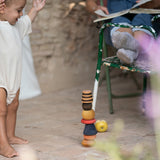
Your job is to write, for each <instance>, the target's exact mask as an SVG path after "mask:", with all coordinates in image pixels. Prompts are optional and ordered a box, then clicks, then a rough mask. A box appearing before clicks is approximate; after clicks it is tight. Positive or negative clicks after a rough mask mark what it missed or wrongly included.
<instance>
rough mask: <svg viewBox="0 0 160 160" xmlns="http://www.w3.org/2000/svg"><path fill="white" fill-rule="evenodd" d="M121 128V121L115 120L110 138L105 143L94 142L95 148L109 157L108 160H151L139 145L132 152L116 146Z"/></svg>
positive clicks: (122, 125) (149, 155)
mask: <svg viewBox="0 0 160 160" xmlns="http://www.w3.org/2000/svg"><path fill="white" fill-rule="evenodd" d="M123 128H124V123H123V121H122V120H117V121H116V122H115V124H114V127H113V131H112V133H111V136H110V137H109V138H107V140H105V141H96V143H95V148H96V149H97V150H100V151H103V152H105V153H106V154H107V155H108V156H109V160H153V158H152V156H151V154H150V153H149V150H147V149H146V148H144V147H143V146H142V145H141V144H137V145H136V146H135V147H134V148H133V150H132V151H126V150H123V149H121V147H120V145H119V144H118V138H119V135H120V134H121V132H122V131H123ZM104 160H106V159H104Z"/></svg>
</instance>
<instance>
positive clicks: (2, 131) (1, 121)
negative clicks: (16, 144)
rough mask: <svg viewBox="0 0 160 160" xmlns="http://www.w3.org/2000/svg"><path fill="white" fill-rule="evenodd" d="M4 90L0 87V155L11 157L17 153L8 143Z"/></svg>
mask: <svg viewBox="0 0 160 160" xmlns="http://www.w3.org/2000/svg"><path fill="white" fill-rule="evenodd" d="M6 117H7V105H6V91H5V89H3V88H0V155H3V156H5V157H8V158H11V157H14V156H17V155H18V153H17V152H16V151H15V150H14V149H13V148H12V147H11V146H10V145H9V143H8V138H7V130H6Z"/></svg>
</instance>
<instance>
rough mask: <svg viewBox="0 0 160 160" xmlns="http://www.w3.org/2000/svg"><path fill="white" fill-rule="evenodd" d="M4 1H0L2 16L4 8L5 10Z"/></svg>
mask: <svg viewBox="0 0 160 160" xmlns="http://www.w3.org/2000/svg"><path fill="white" fill-rule="evenodd" d="M4 1H5V0H0V13H1V14H2V13H3V12H4V8H5V6H6V5H5V3H4Z"/></svg>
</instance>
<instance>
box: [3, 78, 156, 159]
mask: <svg viewBox="0 0 160 160" xmlns="http://www.w3.org/2000/svg"><path fill="white" fill-rule="evenodd" d="M112 76H113V79H112V86H113V90H114V91H115V92H118V93H121V92H127V91H129V92H130V91H131V90H135V84H134V83H133V81H132V80H131V79H130V77H114V75H112ZM120 82H121V83H120ZM92 88H93V83H84V84H83V85H80V86H77V87H74V88H68V89H64V90H59V91H55V92H53V93H46V94H42V95H41V96H39V97H36V98H33V99H29V100H23V101H21V102H20V107H19V111H18V119H17V128H16V134H17V135H18V136H20V137H23V138H26V139H28V140H29V142H30V143H29V146H30V147H31V148H32V149H33V150H35V152H36V154H37V157H38V159H39V160H87V159H90V157H92V158H91V159H97V160H102V159H103V160H104V159H105V160H107V159H109V158H107V156H106V155H105V154H104V153H101V152H99V151H97V150H96V149H94V148H93V147H90V148H85V147H83V146H82V145H81V141H82V140H83V129H84V124H81V118H82V117H81V112H82V106H81V94H82V91H83V90H85V89H91V90H92ZM113 102H114V110H115V113H114V114H112V115H111V114H109V112H108V100H107V92H106V87H105V82H103V83H102V85H101V86H100V87H99V92H98V100H97V107H96V119H104V120H106V121H107V123H108V131H107V132H104V133H98V134H97V138H96V140H101V141H103V140H107V139H108V138H109V137H110V135H111V132H112V128H113V124H114V121H115V120H116V119H122V120H123V121H124V123H125V129H124V131H123V133H122V134H121V135H120V137H119V144H120V146H121V147H122V148H123V149H126V150H127V151H128V150H133V147H134V146H135V145H136V144H137V143H141V144H144V145H145V146H148V147H150V151H151V152H152V154H153V155H154V156H155V155H156V149H155V148H156V147H155V146H156V145H155V134H154V131H153V127H152V124H151V122H150V121H149V120H148V118H147V117H146V116H144V115H142V113H141V110H140V105H141V97H137V98H128V99H114V101H113ZM23 147H24V146H21V145H14V148H15V149H16V150H19V149H21V148H23ZM93 157H94V158H93ZM18 159H19V158H13V160H18ZM0 160H7V158H4V157H2V156H0ZM23 160H32V159H31V158H28V159H23Z"/></svg>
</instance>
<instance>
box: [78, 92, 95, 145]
mask: <svg viewBox="0 0 160 160" xmlns="http://www.w3.org/2000/svg"><path fill="white" fill-rule="evenodd" d="M92 102H93V97H92V92H91V91H90V90H84V91H83V92H82V108H83V110H82V120H81V123H83V124H85V128H84V131H83V135H84V139H83V141H82V145H83V146H85V147H91V146H92V145H93V144H94V140H95V138H96V134H97V130H96V128H95V125H94V123H95V122H96V119H95V112H94V110H93V109H92Z"/></svg>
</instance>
